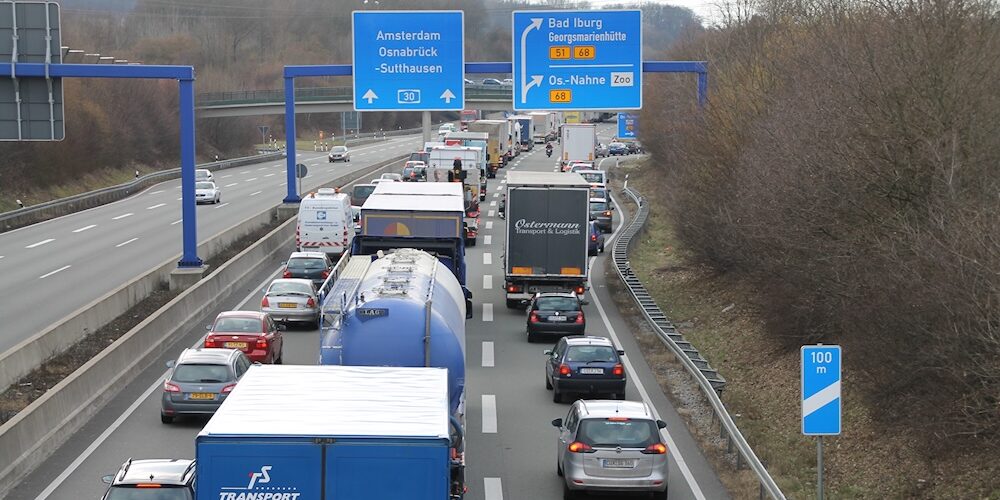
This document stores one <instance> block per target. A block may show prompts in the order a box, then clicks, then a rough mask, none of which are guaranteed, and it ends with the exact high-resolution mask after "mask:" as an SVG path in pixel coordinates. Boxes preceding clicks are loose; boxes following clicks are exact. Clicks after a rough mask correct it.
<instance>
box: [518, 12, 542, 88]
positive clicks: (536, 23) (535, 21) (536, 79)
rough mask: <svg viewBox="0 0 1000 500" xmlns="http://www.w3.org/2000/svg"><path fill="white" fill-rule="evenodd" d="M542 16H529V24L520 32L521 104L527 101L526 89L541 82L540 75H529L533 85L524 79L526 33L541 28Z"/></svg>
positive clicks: (525, 74) (525, 73) (526, 60)
mask: <svg viewBox="0 0 1000 500" xmlns="http://www.w3.org/2000/svg"><path fill="white" fill-rule="evenodd" d="M541 27H542V18H540V17H533V18H531V24H529V25H528V27H527V28H524V31H522V32H521V104H524V103H526V102H528V89H530V88H531V87H533V86H535V85H539V84H541V83H542V77H541V75H535V76H532V77H531V82H532V83H533V84H534V85H528V83H527V82H526V81H525V80H524V79H525V77H527V73H528V54H527V43H528V33H529V32H531V30H536V29H541Z"/></svg>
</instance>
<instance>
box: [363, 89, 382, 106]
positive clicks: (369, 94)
mask: <svg viewBox="0 0 1000 500" xmlns="http://www.w3.org/2000/svg"><path fill="white" fill-rule="evenodd" d="M361 98H362V99H364V100H366V101H368V104H371V103H372V101H373V100H375V99H378V96H377V95H375V92H374V91H372V89H368V92H365V95H363V96H361Z"/></svg>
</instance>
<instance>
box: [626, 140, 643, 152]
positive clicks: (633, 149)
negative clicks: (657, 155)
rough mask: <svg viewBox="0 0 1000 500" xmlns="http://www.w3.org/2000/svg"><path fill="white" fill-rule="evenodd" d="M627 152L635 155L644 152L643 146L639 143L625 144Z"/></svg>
mask: <svg viewBox="0 0 1000 500" xmlns="http://www.w3.org/2000/svg"><path fill="white" fill-rule="evenodd" d="M625 150H626V151H628V154H630V155H635V154H639V153H641V152H642V146H641V145H640V144H639V141H628V142H626V143H625Z"/></svg>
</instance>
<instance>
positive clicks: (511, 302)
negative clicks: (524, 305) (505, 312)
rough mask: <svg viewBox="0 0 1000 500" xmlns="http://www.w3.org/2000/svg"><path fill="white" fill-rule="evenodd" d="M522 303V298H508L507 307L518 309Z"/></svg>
mask: <svg viewBox="0 0 1000 500" xmlns="http://www.w3.org/2000/svg"><path fill="white" fill-rule="evenodd" d="M520 304H521V301H520V300H511V299H507V309H517V306H519V305H520Z"/></svg>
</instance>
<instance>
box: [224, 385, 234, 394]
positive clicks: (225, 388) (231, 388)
mask: <svg viewBox="0 0 1000 500" xmlns="http://www.w3.org/2000/svg"><path fill="white" fill-rule="evenodd" d="M235 388H236V384H229V385H227V386H225V387H223V388H222V393H223V394H229V393H230V392H233V389H235Z"/></svg>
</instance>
